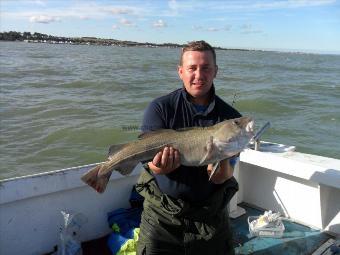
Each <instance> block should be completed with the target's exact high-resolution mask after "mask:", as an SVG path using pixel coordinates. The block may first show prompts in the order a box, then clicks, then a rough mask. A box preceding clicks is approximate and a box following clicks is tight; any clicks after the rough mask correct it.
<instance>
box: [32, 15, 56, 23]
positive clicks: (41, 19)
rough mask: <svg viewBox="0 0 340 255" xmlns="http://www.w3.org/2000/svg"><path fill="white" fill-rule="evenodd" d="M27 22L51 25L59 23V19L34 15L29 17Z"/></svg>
mask: <svg viewBox="0 0 340 255" xmlns="http://www.w3.org/2000/svg"><path fill="white" fill-rule="evenodd" d="M29 20H30V22H32V23H43V24H49V23H52V22H56V21H60V18H58V17H51V16H46V15H34V16H31V17H30V19H29Z"/></svg>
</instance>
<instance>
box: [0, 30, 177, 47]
mask: <svg viewBox="0 0 340 255" xmlns="http://www.w3.org/2000/svg"><path fill="white" fill-rule="evenodd" d="M0 41H27V42H42V43H72V44H89V45H117V46H123V47H124V46H147V47H170V48H176V47H182V46H183V45H179V44H174V43H163V44H156V43H148V42H146V43H139V42H132V41H120V40H115V39H100V38H96V37H61V36H53V35H47V34H41V33H37V32H35V33H31V32H23V33H21V32H16V31H9V32H0Z"/></svg>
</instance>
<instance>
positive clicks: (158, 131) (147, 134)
mask: <svg viewBox="0 0 340 255" xmlns="http://www.w3.org/2000/svg"><path fill="white" fill-rule="evenodd" d="M172 132H176V131H175V130H173V129H158V130H154V131H149V132H145V133H142V134H140V135H139V136H138V139H144V138H146V137H152V136H155V135H160V134H164V133H168V134H169V133H172Z"/></svg>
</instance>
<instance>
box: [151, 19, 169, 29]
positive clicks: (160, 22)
mask: <svg viewBox="0 0 340 255" xmlns="http://www.w3.org/2000/svg"><path fill="white" fill-rule="evenodd" d="M152 26H153V27H156V28H163V27H167V24H166V23H165V22H164V20H161V19H159V20H157V21H156V22H154V23H153V25H152Z"/></svg>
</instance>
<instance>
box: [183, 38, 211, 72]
mask: <svg viewBox="0 0 340 255" xmlns="http://www.w3.org/2000/svg"><path fill="white" fill-rule="evenodd" d="M186 51H210V52H211V53H212V54H213V58H214V63H215V65H216V53H215V49H214V48H213V47H212V46H211V45H210V44H209V43H207V42H206V41H203V40H202V41H192V42H189V43H188V44H186V45H185V46H184V47H183V48H182V52H181V57H180V60H179V65H180V66H182V64H183V54H184V52H186Z"/></svg>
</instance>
